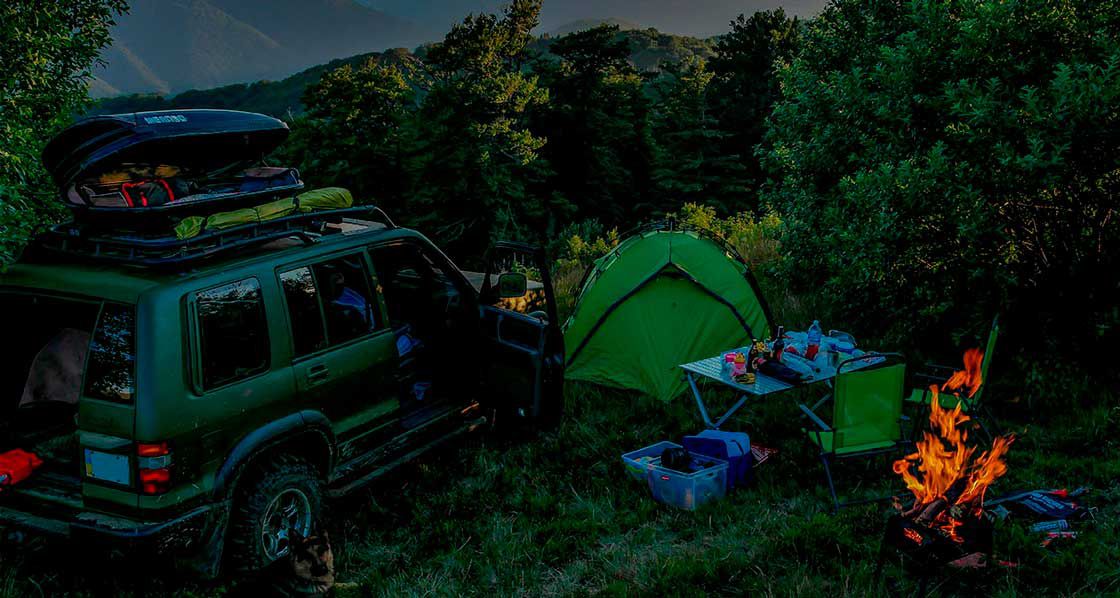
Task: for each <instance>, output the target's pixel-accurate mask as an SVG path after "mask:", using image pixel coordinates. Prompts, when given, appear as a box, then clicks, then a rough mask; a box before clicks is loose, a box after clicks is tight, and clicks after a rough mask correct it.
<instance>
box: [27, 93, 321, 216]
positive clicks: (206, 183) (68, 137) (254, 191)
mask: <svg viewBox="0 0 1120 598" xmlns="http://www.w3.org/2000/svg"><path fill="white" fill-rule="evenodd" d="M288 133H289V131H288V125H287V124H285V123H284V122H283V121H281V120H279V119H276V118H273V117H271V116H265V115H263V114H253V113H249V112H237V111H233V110H166V111H159V112H138V113H135V114H116V115H108V116H95V117H91V118H87V119H83V120H81V121H78V122H76V123H74V124H73V125H71V126H70V127H68V128H67V129H65V130H63V131H62V132H61V133H59V134H58V136H56V137H55V138H54V139H52V140H51V141H50V143H48V144H47V147H46V149H45V150H44V151H43V164H44V166H45V167H46V169H47V171H48V172H49V173H50V174H51V176H52V177H53V179H54V181H55V183H56V184H57V185H58V187H59V191H60V193H61V199H62V200H63V201H64V202H65V203H66V204H67V205H68V206H70V207H71V208H74V209H75V210H76V211H77V212H79V213H80V214H81V215H82V216H87V217H88V216H101V215H108V214H113V215H114V216H115V217H119V218H123V219H124V220H132V219H133V218H136V217H139V216H140V215H141V214H142V213H147V214H151V213H152V212H168V211H175V212H177V213H181V212H182V211H184V210H185V211H186V212H198V211H199V210H200V209H202V210H203V211H205V210H206V208H202V206H201V205H200V204H208V203H209V204H214V205H216V203H215V202H218V201H221V203H222V206H221V209H229V208H230V207H231V201H230V200H238V199H241V198H244V199H246V200H247V201H252V200H261V199H262V197H264V196H269V195H276V194H277V193H278V192H281V191H288V190H296V189H299V188H302V186H303V184H302V182H301V181H300V180H299V176H298V173H297V172H295V171H294V170H292V169H281V168H255V169H249V170H246V167H248V166H250V165H257V164H260V163H261V161H262V159H263V158H264V157H265V156H266V155H268V154H269V153H271V152H272V151H273V150H275V149H276V148H277V147H279V146H280V144H281V143H283V142H284V141H285V140H286V139H287V138H288ZM144 185H148V187H144ZM136 187H139V189H137V188H136ZM130 190H131V194H130V192H129V191H130ZM145 192H147V193H148V194H151V195H154V194H155V193H156V192H158V193H159V194H160V198H159V200H158V201H152V202H149V201H148V200H147V197H145V196H144V193H145ZM133 195H135V196H137V197H139V198H140V200H137V201H134V199H135V198H134V197H133ZM209 210H210V211H212V210H213V208H209Z"/></svg>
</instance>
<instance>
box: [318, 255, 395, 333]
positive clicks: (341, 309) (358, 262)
mask: <svg viewBox="0 0 1120 598" xmlns="http://www.w3.org/2000/svg"><path fill="white" fill-rule="evenodd" d="M362 258H363V256H362V254H360V253H358V254H353V255H348V256H345V257H341V258H337V259H333V260H331V261H329V262H323V263H320V264H315V265H313V266H311V271H312V273H313V274H314V278H315V284H316V287H317V288H318V289H319V295H320V297H321V300H322V304H323V315H324V316H325V317H326V322H327V341H328V342H329V343H330V344H331V345H337V344H339V343H344V342H346V341H349V340H352V339H355V338H358V337H361V336H365V335H366V334H369V333H370V332H373V331H374V330H377V329H378V328H380V327H381V322H379V321H378V319H379V314H378V309H377V304H376V303H375V302H374V299H373V293H372V292H371V290H370V284H369V283H370V275H369V273H368V272H366V267H365V261H364V260H363V259H362Z"/></svg>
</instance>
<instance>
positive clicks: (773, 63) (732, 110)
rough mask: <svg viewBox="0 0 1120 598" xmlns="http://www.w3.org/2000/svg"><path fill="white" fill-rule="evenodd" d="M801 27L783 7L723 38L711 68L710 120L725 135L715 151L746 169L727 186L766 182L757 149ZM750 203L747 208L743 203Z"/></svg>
mask: <svg viewBox="0 0 1120 598" xmlns="http://www.w3.org/2000/svg"><path fill="white" fill-rule="evenodd" d="M801 27H802V24H801V23H800V22H798V20H797V19H796V18H790V17H787V16H786V14H785V12H784V11H783V10H782V9H780V8H779V9H775V10H770V11H762V12H756V13H754V14H753V15H751V16H750V17H747V16H744V15H739V18H737V19H736V20H734V21H732V22H731V31H730V32H728V33H727V34H726V35H724V36H722V37H720V38H719V41H718V42H717V43H716V47H715V56H713V57H712V59H711V60H710V62H709V67H710V68H711V70H712V72H713V73H714V74H715V77H714V78H713V79H712V82H711V89H710V91H709V94H708V99H709V103H710V105H711V116H712V117H713V118H715V119H716V121H717V123H718V125H717V128H718V129H719V130H720V131H722V132H723V133H724V135H721V136H720V138H719V139H718V142H717V143H716V144H715V146H714V147H713V148H712V153H713V154H717V155H720V156H724V157H729V158H730V157H737V158H738V159H739V161H740V162H741V163H742V165H743V167H744V168H743V170H741V171H740V172H738V173H732V172H727V173H726V176H730V177H733V178H732V179H728V180H725V182H724V184H726V185H728V186H730V187H733V188H743V189H745V190H749V191H751V192H752V193H751V194H752V195H753V191H754V190H756V189H757V188H758V187H759V185H760V184H761V183H762V181H763V173H762V169H761V167H760V165H759V160H758V159H757V157H756V156H755V148H756V147H757V146H758V144H759V143H761V142H762V138H763V134H764V131H765V125H766V119H767V117H769V116H770V111H771V109H772V107H773V105H774V102H775V101H776V100H777V99H778V98H779V97H780V95H781V94H780V89H779V86H778V76H777V72H778V71H777V69H778V67H780V66H781V65H782V64H784V63H786V62H788V61H789V60H790V59H792V57H793V55H794V53H795V52H796V51H797V48H798V41H799V39H800V32H801ZM743 202H745V203H747V204H748V205H742V203H743ZM756 204H757V197H751V196H750V195H748V196H745V197H743V198H741V201H740V202H737V205H735V206H724V208H725V209H727V210H728V211H729V212H732V213H733V212H738V211H740V210H743V209H748V208H756V207H758V206H757V205H756Z"/></svg>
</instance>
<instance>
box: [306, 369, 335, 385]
mask: <svg viewBox="0 0 1120 598" xmlns="http://www.w3.org/2000/svg"><path fill="white" fill-rule="evenodd" d="M330 375H331V371H330V370H329V369H327V366H325V365H323V364H319V365H313V366H311V367H310V368H309V369H308V370H307V381H308V382H310V383H311V384H312V385H314V384H321V383H322V382H324V381H326V379H327V378H329V377H330Z"/></svg>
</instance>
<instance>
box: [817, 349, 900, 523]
mask: <svg viewBox="0 0 1120 598" xmlns="http://www.w3.org/2000/svg"><path fill="white" fill-rule="evenodd" d="M876 358H879V359H878V360H877V361H875V362H874V363H868V360H875V359H876ZM857 366H860V367H857ZM905 388H906V362H905V361H904V359H903V357H902V356H901V355H899V354H897V353H868V354H865V355H862V356H860V357H855V358H852V359H848V360H845V361H843V362H841V363H840V365H839V366H838V367H837V369H836V379H835V381H834V384H833V389H832V393H831V394H830V395H826V396H825V397H824V398H822V399H821V400H820V401H818V402H817V404H816V405H813V407H812V408H809V407H807V406H805V405H800V407H801V411H802V412H803V413H804V414H805V416H806V417H807V418H808V419H809V420H810V421H811V422H812V423H813V424H814V425H813V427H812V428H811V429H807V430H806V432H807V433H808V436H809V442H811V443H813V444H814V445H816V447H817V448H818V449H819V450H820V459H821V463H823V464H824V475H825V478H826V479H827V480H828V491H829V493H830V494H831V495H832V504H833V508H834V509H835V510H836V511H837V512H838V511H839V510H840V508H841V507H845V506H848V505H851V504H858V503H863V502H871V501H874V500H882V499H886V498H890V497H889V496H883V497H876V498H872V499H865V500H857V501H851V502H840V499H839V498H838V497H837V495H836V484H835V483H834V482H833V479H832V462H833V461H834V460H836V459H850V458H856V457H874V456H877V455H882V454H885V453H889V452H892V451H894V450H896V449H897V448H898V446H899V444H900V443H901V442H902V439H903V426H902V422H903V420H904V419H906V418H905V417H904V416H903V415H902V399H903V392H904V390H905ZM830 400H831V401H832V423H831V424H828V423H825V422H824V420H822V419H821V418H820V416H818V415H817V413H816V412H817V410H818V409H820V407H821V406H822V405H824V404H825V403H826V402H828V401H830Z"/></svg>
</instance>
